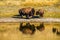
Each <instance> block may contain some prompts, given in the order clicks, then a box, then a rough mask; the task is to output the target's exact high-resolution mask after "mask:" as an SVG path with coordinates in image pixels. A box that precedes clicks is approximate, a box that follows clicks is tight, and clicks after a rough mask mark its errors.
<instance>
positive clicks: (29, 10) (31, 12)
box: [19, 7, 35, 18]
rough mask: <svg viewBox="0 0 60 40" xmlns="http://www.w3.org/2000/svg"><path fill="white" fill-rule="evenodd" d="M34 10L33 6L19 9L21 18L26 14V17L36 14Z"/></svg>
mask: <svg viewBox="0 0 60 40" xmlns="http://www.w3.org/2000/svg"><path fill="white" fill-rule="evenodd" d="M34 12H35V10H34V8H31V7H28V8H21V9H20V10H19V15H20V16H21V18H22V16H24V15H25V16H26V18H29V17H30V16H33V15H34Z"/></svg>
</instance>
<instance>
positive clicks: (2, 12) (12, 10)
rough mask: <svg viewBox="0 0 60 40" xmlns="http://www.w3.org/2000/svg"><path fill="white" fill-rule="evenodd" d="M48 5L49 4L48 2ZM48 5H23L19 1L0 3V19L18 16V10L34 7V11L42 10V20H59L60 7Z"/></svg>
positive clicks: (56, 4) (57, 4)
mask: <svg viewBox="0 0 60 40" xmlns="http://www.w3.org/2000/svg"><path fill="white" fill-rule="evenodd" d="M49 3H50V2H49ZM49 3H46V4H45V3H33V2H32V3H31V2H30V3H23V2H20V1H13V2H12V1H0V18H1V17H12V16H14V15H17V14H18V10H19V9H20V8H22V7H34V8H35V10H38V9H40V8H42V9H44V11H45V13H44V18H47V17H48V18H50V17H52V18H60V5H59V2H58V3H55V4H52V3H51V5H50V4H49Z"/></svg>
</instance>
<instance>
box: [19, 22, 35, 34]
mask: <svg viewBox="0 0 60 40" xmlns="http://www.w3.org/2000/svg"><path fill="white" fill-rule="evenodd" d="M22 24H23V23H21V24H20V28H19V29H20V31H21V32H22V33H24V34H34V32H35V27H34V25H30V23H27V24H26V25H25V26H22Z"/></svg>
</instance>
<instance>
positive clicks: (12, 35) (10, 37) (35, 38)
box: [0, 22, 60, 40]
mask: <svg viewBox="0 0 60 40" xmlns="http://www.w3.org/2000/svg"><path fill="white" fill-rule="evenodd" d="M25 24H26V23H24V24H23V25H25ZM30 24H34V25H35V27H36V26H38V25H39V24H40V23H38V22H37V23H35V22H33V23H32V22H31V23H30ZM19 26H20V23H17V22H15V23H8V22H7V23H0V40H60V35H57V34H56V33H53V32H52V28H53V27H55V28H57V29H58V31H60V23H44V27H45V29H44V31H39V30H37V29H36V31H35V33H34V34H33V35H25V34H23V33H22V32H21V31H19Z"/></svg>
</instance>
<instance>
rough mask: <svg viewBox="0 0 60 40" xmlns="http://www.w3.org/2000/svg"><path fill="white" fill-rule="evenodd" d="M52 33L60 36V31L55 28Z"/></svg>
mask: <svg viewBox="0 0 60 40" xmlns="http://www.w3.org/2000/svg"><path fill="white" fill-rule="evenodd" d="M52 31H53V33H56V34H57V35H60V31H58V29H57V28H53V29H52Z"/></svg>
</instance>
